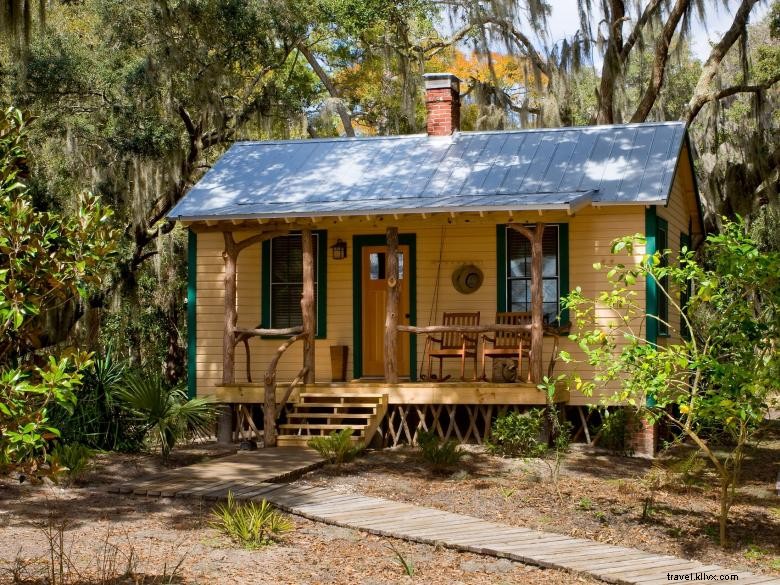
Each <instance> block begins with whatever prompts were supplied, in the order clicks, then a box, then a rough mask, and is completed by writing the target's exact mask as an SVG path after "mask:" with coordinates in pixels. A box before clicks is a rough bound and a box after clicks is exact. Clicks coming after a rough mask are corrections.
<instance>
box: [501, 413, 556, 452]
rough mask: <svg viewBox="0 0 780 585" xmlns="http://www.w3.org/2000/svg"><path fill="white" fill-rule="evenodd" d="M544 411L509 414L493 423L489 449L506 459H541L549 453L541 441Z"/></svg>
mask: <svg viewBox="0 0 780 585" xmlns="http://www.w3.org/2000/svg"><path fill="white" fill-rule="evenodd" d="M543 425H544V411H543V410H540V409H538V408H534V409H531V410H529V411H528V412H527V413H519V412H507V413H506V414H504V415H501V416H499V417H497V418H496V420H495V421H493V427H492V429H491V431H490V441H489V443H488V449H489V450H490V451H491V452H493V453H498V454H500V455H504V456H506V457H539V456H541V455H543V454H544V453H545V452H546V451H547V445H545V444H544V442H542V441H541V440H540V437H541V434H542V428H543Z"/></svg>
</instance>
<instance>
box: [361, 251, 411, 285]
mask: <svg viewBox="0 0 780 585" xmlns="http://www.w3.org/2000/svg"><path fill="white" fill-rule="evenodd" d="M368 271H369V273H368V277H369V278H370V279H371V280H384V279H385V273H386V271H387V258H386V255H385V253H384V252H371V253H370V254H369V255H368ZM398 278H400V279H401V280H403V279H404V253H403V252H398Z"/></svg>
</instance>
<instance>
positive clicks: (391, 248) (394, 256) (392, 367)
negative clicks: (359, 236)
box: [385, 227, 401, 384]
mask: <svg viewBox="0 0 780 585" xmlns="http://www.w3.org/2000/svg"><path fill="white" fill-rule="evenodd" d="M385 274H386V277H387V300H386V305H385V306H386V310H385V381H386V382H387V383H388V384H397V383H398V307H399V306H400V304H401V303H400V301H401V281H400V279H399V274H398V228H397V227H389V228H387V260H386V262H385Z"/></svg>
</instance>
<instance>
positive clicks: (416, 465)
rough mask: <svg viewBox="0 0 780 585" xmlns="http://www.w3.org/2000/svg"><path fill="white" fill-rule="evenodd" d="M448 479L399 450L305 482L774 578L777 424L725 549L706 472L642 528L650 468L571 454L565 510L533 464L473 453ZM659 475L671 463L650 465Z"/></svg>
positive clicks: (659, 497)
mask: <svg viewBox="0 0 780 585" xmlns="http://www.w3.org/2000/svg"><path fill="white" fill-rule="evenodd" d="M466 449H467V450H468V451H469V453H468V455H467V456H466V458H465V459H464V460H463V462H462V463H461V464H460V465H459V466H458V469H457V470H453V471H452V472H450V473H447V474H436V473H433V472H432V471H431V470H430V469H429V468H428V467H427V466H426V465H425V463H424V462H423V461H422V460H421V459H420V457H419V454H418V452H417V450H416V449H413V448H409V447H401V448H396V449H387V450H384V451H381V452H373V453H369V454H366V455H365V456H364V457H361V458H360V459H358V460H357V461H355V462H352V463H349V464H346V465H344V466H343V467H342V468H341V469H337V468H334V467H328V468H324V469H322V470H319V471H315V472H313V473H310V474H308V475H307V476H305V477H304V478H302V480H301V481H303V482H306V483H310V484H314V485H327V486H331V487H333V489H336V490H340V491H344V492H355V493H362V494H367V495H372V496H378V497H384V498H388V499H392V500H397V501H403V502H408V503H413V504H417V505H422V506H430V507H433V508H438V509H441V510H447V511H450V512H457V513H461V514H469V515H472V516H477V517H480V518H484V519H486V520H491V521H495V522H503V523H506V524H512V525H518V526H525V527H529V528H536V529H539V530H546V531H551V532H558V533H562V534H567V535H570V536H575V537H579V538H590V539H593V540H597V541H600V542H605V543H610V544H617V545H621V546H632V547H635V548H639V549H642V550H646V551H650V552H658V553H662V554H671V555H675V556H679V557H683V558H693V559H696V560H700V561H705V562H712V563H716V564H720V565H725V566H727V567H733V568H741V569H745V570H749V571H754V572H759V573H768V574H777V575H780V497H778V496H777V494H776V492H775V480H776V478H777V476H778V471H779V470H780V424H776V425H775V426H774V428H773V430H772V432H771V433H769V434H768V436H767V437H765V440H764V441H763V442H762V443H761V444H760V446H759V448H757V449H754V450H752V451H751V452H750V453H749V455H748V457H747V459H746V461H745V465H744V471H743V483H742V485H741V487H740V488H739V499H738V502H737V503H736V504H735V505H734V506H733V507H732V510H731V514H730V524H729V530H730V532H729V534H730V539H731V543H730V545H729V546H728V547H727V548H726V549H725V550H724V549H722V548H720V546H719V545H718V543H717V534H718V521H717V512H718V500H717V495H718V494H717V492H716V491H715V490H713V489H712V488H711V487H710V486H712V485H717V484H716V483H715V482H714V477H713V476H712V475H711V474H710V473H709V471H708V470H707V469H704V470H703V471H702V473H701V474H698V475H697V476H696V477H693V478H691V480H690V481H689V483H691V484H692V485H688V486H685V485H681V484H680V482H679V476H674V475H666V474H665V472H662V473H663V474H664V477H665V478H668V481H669V483H667V484H666V485H664V486H663V487H662V488H661V489H659V490H658V491H657V492H656V494H655V498H654V504H653V512H652V514H651V516H650V517H649V518H647V519H643V518H642V510H643V503H644V501H645V498H647V496H648V494H649V491H648V488H647V487H646V484H645V482H643V480H642V478H643V476H644V475H645V474H646V473H647V472H648V470H649V469H650V468H651V466H652V465H653V463H651V462H649V461H646V460H641V459H634V458H628V457H618V456H614V455H610V454H607V453H605V452H600V453H594V452H593V451H586V450H585V449H584V447H583V446H582V445H575V446H574V448H573V449H572V452H571V453H570V454H569V456H568V457H567V458H566V460H565V462H564V464H563V469H562V473H561V478H560V484H559V485H560V489H561V493H562V496H563V501H560V500H559V499H558V497H557V495H556V493H555V488H554V486H553V483H552V482H551V480H550V471H549V468H548V467H547V466H546V465H545V464H544V463H543V462H540V461H538V460H522V459H503V458H500V457H495V456H492V455H489V454H488V453H486V451H485V450H484V449H483V448H480V447H469V446H467V447H466ZM655 465H660V466H661V467H662V468H668V467H669V465H670V463H669V462H668V461H664V460H663V459H662V460H661V461H660V462H656V463H655Z"/></svg>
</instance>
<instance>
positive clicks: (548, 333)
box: [396, 324, 569, 383]
mask: <svg viewBox="0 0 780 585" xmlns="http://www.w3.org/2000/svg"><path fill="white" fill-rule="evenodd" d="M532 330H533V325H532V324H525V325H499V324H485V325H429V326H427V327H415V326H413V325H397V326H396V331H398V332H399V333H410V334H413V335H428V334H431V333H497V332H498V331H502V332H505V333H521V332H530V331H532ZM568 331H569V325H568V324H567V325H564V326H560V327H554V326H552V325H545V326H543V328H542V333H543V337H552V338H553V348H552V355H551V356H550V363H549V364H548V366H547V376H548V377H550V378H552V375H553V372H554V370H555V364H556V363H557V361H558V347H559V344H560V336H561V335H565V334H567V333H568ZM538 355H539V358H541V357H542V356H541V351H540V352H539V354H538ZM531 381H532V382H534V383H539V382H541V381H542V380H541V376H539V377H538V379H534V376H533V372H532V377H531Z"/></svg>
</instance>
